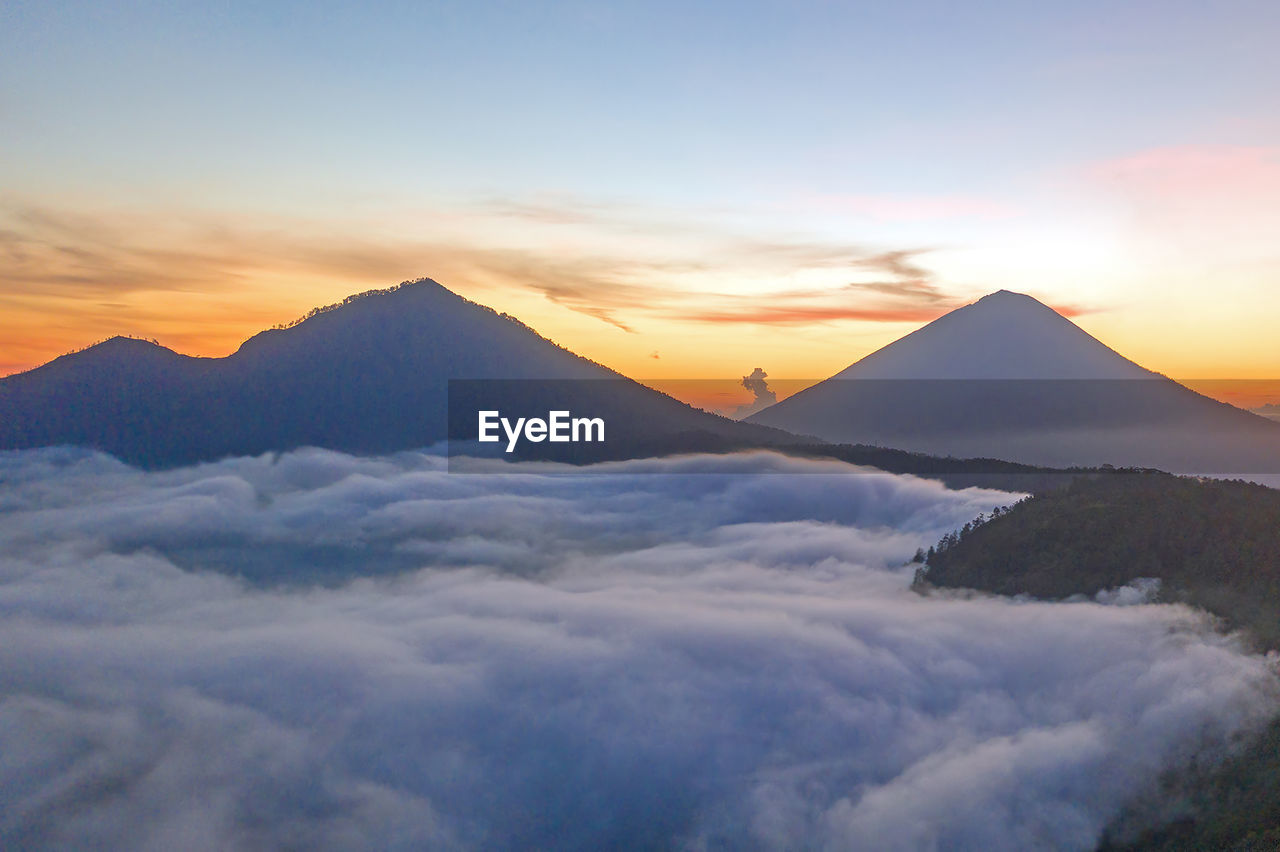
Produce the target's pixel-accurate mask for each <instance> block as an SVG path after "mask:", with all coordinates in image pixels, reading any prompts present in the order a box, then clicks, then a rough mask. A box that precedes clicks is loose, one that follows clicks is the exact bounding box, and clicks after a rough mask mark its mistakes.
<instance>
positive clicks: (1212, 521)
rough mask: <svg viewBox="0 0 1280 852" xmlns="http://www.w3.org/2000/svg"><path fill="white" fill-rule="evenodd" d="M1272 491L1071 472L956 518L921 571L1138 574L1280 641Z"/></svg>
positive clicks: (1011, 578) (997, 580) (1028, 582)
mask: <svg viewBox="0 0 1280 852" xmlns="http://www.w3.org/2000/svg"><path fill="white" fill-rule="evenodd" d="M1277 530H1280V491H1277V490H1275V489H1272V488H1266V487H1264V486H1261V485H1256V484H1254V483H1250V482H1240V481H1224V480H1200V479H1194V478H1189V477H1179V476H1170V475H1168V474H1162V473H1155V472H1145V473H1125V472H1117V473H1111V474H1105V475H1095V476H1088V477H1078V478H1076V479H1073V480H1072V481H1070V482H1069V483H1067V484H1066V486H1065V487H1063V488H1059V489H1055V490H1046V491H1044V492H1043V493H1040V494H1038V495H1036V496H1035V497H1032V498H1030V499H1028V500H1024V501H1023V502H1021V503H1019V504H1017V505H1016V506H1014V507H1013V508H1012V509H1011V510H1010V511H1008V512H1007V513H1004V514H1001V515H999V516H998V517H995V518H993V519H986V521H985V523H980V524H978V525H976V526H971V527H970V528H969V529H967V530H962V531H961V532H960V533H959V534H958V537H956V538H955V540H952V541H944V542H942V543H940V545H939V546H938V547H937V548H935V550H934V553H932V554H931V555H929V556H928V561H927V565H926V567H925V569H924V570H923V571H922V572H921V579H922V580H924V581H927V582H928V583H929V584H932V585H935V586H945V587H964V588H972V589H980V590H982V591H988V592H995V593H997V594H1002V595H1019V594H1027V595H1032V596H1034V597H1037V598H1050V599H1056V598H1066V597H1069V596H1071V595H1080V594H1082V595H1089V596H1092V595H1095V594H1096V593H1098V592H1099V591H1101V590H1104V589H1114V588H1117V587H1120V586H1124V585H1125V584H1127V583H1129V582H1130V581H1131V580H1133V579H1135V578H1138V577H1154V578H1158V579H1160V581H1161V584H1162V585H1161V591H1160V599H1161V600H1164V601H1181V602H1185V603H1189V604H1192V605H1194V606H1198V607H1200V608H1202V609H1205V610H1208V611H1209V612H1211V613H1213V614H1215V615H1217V616H1219V617H1221V618H1223V619H1224V620H1226V621H1227V623H1228V624H1230V625H1231V626H1233V627H1237V628H1247V629H1248V630H1249V631H1250V632H1251V633H1252V634H1253V635H1254V636H1255V637H1256V638H1257V639H1258V641H1259V642H1260V643H1261V644H1262V645H1264V646H1265V647H1267V648H1274V649H1277V650H1280V535H1277V533H1276V531H1277Z"/></svg>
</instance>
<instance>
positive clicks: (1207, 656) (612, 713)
mask: <svg viewBox="0 0 1280 852" xmlns="http://www.w3.org/2000/svg"><path fill="white" fill-rule="evenodd" d="M815 469H821V470H829V472H830V474H831V475H829V476H824V475H814V474H813V471H814V470H815ZM529 470H532V471H533V472H529V473H506V474H490V475H459V474H452V475H451V474H448V473H447V472H445V461H444V460H443V459H442V458H440V457H439V456H435V455H431V454H426V453H408V454H401V455H397V456H393V457H386V458H374V459H370V458H356V457H351V456H347V455H342V454H339V453H332V452H324V451H318V450H305V451H299V452H294V453H288V454H285V455H281V456H278V457H277V456H266V457H261V458H243V459H233V460H228V461H225V462H221V463H218V464H208V465H201V466H198V467H193V468H185V469H181V470H175V471H168V472H153V473H143V472H140V471H137V470H134V469H132V468H129V467H126V466H124V465H122V464H120V463H118V462H116V461H114V460H112V459H110V458H108V457H105V456H102V455H97V454H93V453H89V452H85V451H71V450H43V451H32V452H23V453H3V454H0V846H3V847H5V848H41V847H61V848H91V847H92V848H131V849H155V850H172V849H183V850H201V849H211V850H212V849H236V848H245V849H260V848H298V849H350V848H382V849H396V848H403V849H421V848H432V849H451V848H485V849H528V848H563V849H598V848H610V847H612V848H616V847H620V846H623V847H646V848H684V849H709V848H741V849H751V848H759V849H784V848H787V849H795V848H832V849H851V848H860V849H871V848H874V849H884V850H894V849H902V850H931V849H939V850H942V849H951V850H1006V849H1007V850H1028V849H1089V848H1091V847H1093V846H1094V845H1095V844H1096V843H1097V841H1098V839H1099V837H1100V836H1101V834H1102V832H1103V830H1104V828H1105V827H1106V826H1108V825H1109V824H1112V823H1114V822H1115V821H1116V820H1117V818H1119V817H1120V816H1121V815H1122V814H1123V813H1125V812H1126V808H1128V809H1129V811H1130V812H1131V813H1143V814H1150V813H1154V812H1160V813H1162V814H1163V815H1166V816H1167V815H1168V813H1169V812H1168V811H1160V809H1159V808H1158V807H1156V805H1153V804H1152V803H1153V802H1157V801H1158V797H1156V796H1154V795H1153V792H1154V791H1156V790H1157V789H1159V787H1158V785H1159V782H1160V779H1161V776H1162V773H1166V772H1168V771H1170V770H1174V771H1176V770H1178V769H1180V768H1182V767H1184V766H1186V765H1187V764H1188V763H1189V762H1190V761H1191V760H1192V759H1193V758H1197V759H1199V760H1200V761H1202V762H1203V761H1204V760H1206V759H1209V760H1212V759H1213V758H1215V757H1218V756H1221V755H1223V754H1225V753H1226V752H1227V751H1228V750H1229V749H1230V748H1232V747H1233V744H1235V743H1238V742H1239V741H1240V740H1241V737H1242V736H1244V735H1247V734H1248V733H1249V732H1251V731H1253V730H1255V729H1256V728H1257V727H1258V726H1259V725H1260V724H1261V723H1262V722H1264V721H1265V719H1266V718H1268V717H1269V715H1270V714H1271V713H1272V712H1273V711H1274V709H1275V707H1276V706H1277V704H1276V695H1277V683H1276V677H1275V674H1274V671H1273V668H1274V666H1273V664H1272V662H1270V661H1268V660H1266V659H1264V658H1261V657H1258V656H1251V655H1249V654H1247V653H1246V652H1244V651H1243V650H1242V649H1241V648H1240V647H1239V646H1238V645H1237V644H1236V643H1235V642H1234V641H1233V640H1231V639H1230V638H1226V637H1222V636H1220V635H1218V634H1216V633H1214V632H1213V630H1212V629H1211V625H1210V624H1209V623H1208V622H1207V620H1206V619H1204V618H1202V617H1201V616H1199V615H1197V614H1196V613H1194V612H1192V611H1190V610H1188V609H1185V608H1182V607H1177V606H1169V605H1153V604H1143V603H1141V602H1140V601H1141V600H1143V598H1142V597H1141V596H1138V597H1134V596H1133V595H1127V596H1126V595H1124V594H1119V595H1117V596H1115V598H1114V600H1115V601H1117V602H1131V603H1133V602H1137V604H1138V605H1133V606H1116V605H1105V604H1103V603H1098V602H1093V601H1081V602H1073V603H1058V604H1049V603H1036V602H1028V601H1010V600H1002V599H993V598H984V597H967V598H966V597H963V596H957V595H951V596H931V597H924V596H921V595H918V594H916V593H915V592H912V591H911V590H910V588H909V585H910V581H911V569H910V567H909V566H904V564H903V563H904V562H905V561H906V560H907V559H909V558H910V557H911V555H912V554H913V553H914V552H915V549H916V548H917V547H921V546H924V547H927V546H928V545H929V544H931V543H933V542H935V541H936V540H937V539H938V538H939V537H941V535H942V534H944V533H945V532H947V531H949V530H951V529H954V528H956V527H958V526H960V525H962V524H963V523H964V522H965V521H967V520H970V519H971V518H973V517H974V516H975V515H977V514H978V513H979V512H989V511H990V510H991V508H993V507H994V506H996V505H1001V504H1007V503H1010V502H1012V501H1013V500H1015V499H1016V496H1015V495H1009V494H1004V493H999V492H992V491H982V490H977V489H969V490H965V491H950V490H947V489H945V488H944V487H942V486H941V485H939V484H937V483H935V482H930V481H925V480H919V479H913V478H910V477H902V476H892V475H888V474H869V473H863V474H860V475H851V473H850V472H851V470H852V469H851V468H849V467H847V466H845V465H843V464H840V463H838V462H818V461H800V460H788V459H784V458H782V457H778V456H769V455H754V456H751V457H718V458H716V457H691V458H684V459H675V460H664V461H642V462H625V463H616V464H610V465H604V466H599V467H597V468H596V469H595V470H594V472H590V473H580V474H579V473H564V472H551V471H548V470H547V469H546V468H530V469H529ZM799 471H804V472H805V475H788V474H789V473H790V474H796V473H797V472H799ZM1143 803H1145V804H1143ZM1165 804H1168V803H1167V802H1166V803H1165ZM1129 806H1132V807H1129ZM1135 808H1136V810H1135ZM1151 808H1155V811H1151V810H1150V809H1151ZM1144 809H1145V810H1144Z"/></svg>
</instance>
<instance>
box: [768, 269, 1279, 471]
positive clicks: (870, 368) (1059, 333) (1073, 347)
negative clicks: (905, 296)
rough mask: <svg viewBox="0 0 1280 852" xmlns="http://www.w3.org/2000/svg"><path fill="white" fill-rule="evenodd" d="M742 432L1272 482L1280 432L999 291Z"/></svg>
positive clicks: (1023, 299) (1024, 300)
mask: <svg viewBox="0 0 1280 852" xmlns="http://www.w3.org/2000/svg"><path fill="white" fill-rule="evenodd" d="M747 420H748V422H752V423H758V424H762V425H767V426H774V427H777V428H779V429H785V430H788V431H792V432H797V433H804V434H809V435H816V436H817V437H819V438H822V439H824V440H826V441H831V442H836V443H862V444H874V445H878V446H886V447H897V448H901V449H906V450H911V451H915V452H922V453H930V454H934V455H952V456H958V457H981V456H985V457H993V458H1001V459H1009V460H1012V461H1018V462H1025V463H1028V464H1037V465H1051V466H1058V467H1064V466H1073V465H1087V466H1094V465H1102V464H1114V465H1117V466H1125V467H1129V466H1138V467H1154V468H1160V469H1163V470H1171V471H1176V472H1188V473H1244V474H1263V473H1275V472H1280V425H1278V424H1276V423H1274V422H1272V421H1270V420H1268V419H1267V418H1264V417H1260V416H1258V415H1256V414H1252V413H1250V412H1247V411H1243V410H1241V409H1238V408H1234V407H1232V406H1230V405H1226V404H1225V403H1220V402H1217V401H1215V400H1212V399H1209V398H1208V397H1205V396H1202V395H1200V394H1198V393H1196V392H1195V391H1192V390H1190V389H1188V388H1186V387H1183V386H1182V385H1180V384H1178V383H1176V382H1174V381H1172V380H1170V379H1168V378H1165V377H1164V376H1161V375H1159V374H1157V373H1153V372H1151V371H1149V370H1146V369H1144V368H1142V367H1140V366H1139V365H1137V364H1135V363H1133V362H1132V361H1130V360H1128V359H1126V358H1124V357H1123V356H1121V355H1119V354H1118V353H1116V352H1115V351H1113V350H1111V349H1109V348H1108V347H1106V346H1105V345H1103V344H1102V343H1100V342H1099V341H1097V340H1096V339H1094V338H1093V337H1091V336H1089V335H1088V334H1087V333H1085V332H1084V331H1083V330H1081V329H1080V328H1079V327H1077V326H1076V325H1075V324H1073V323H1071V322H1070V321H1069V320H1067V319H1065V318H1064V317H1062V316H1060V315H1059V314H1058V313H1056V312H1055V311H1053V310H1052V309H1051V308H1048V307H1047V306H1045V305H1043V304H1041V303H1040V302H1038V301H1036V300H1035V299H1033V298H1031V297H1030V296H1025V295H1021V294H1018V293H1010V292H1008V291H1003V290H1002V291H1000V292H998V293H994V294H992V295H990V296H986V297H985V298H983V299H980V300H979V301H978V302H976V303H974V304H972V305H969V306H967V307H964V308H960V309H958V310H955V311H952V312H951V313H949V314H947V315H945V316H943V317H941V318H940V319H938V320H935V321H934V322H932V323H930V324H929V325H926V326H925V327H923V328H921V329H919V330H918V331H915V332H913V333H912V334H909V335H907V336H906V337H903V338H902V339H900V340H898V341H895V342H894V343H891V344H889V345H888V346H886V347H884V348H883V349H880V350H878V351H876V352H873V353H872V354H870V355H868V356H867V357H865V358H863V359H862V360H860V361H858V362H857V363H855V364H853V365H851V366H849V367H848V368H846V369H845V370H843V371H841V372H840V373H837V374H836V375H835V376H833V377H831V378H830V379H828V380H826V381H824V382H820V383H819V384H817V385H814V386H813V387H810V388H807V389H805V390H803V391H801V392H799V393H797V394H795V395H794V396H791V397H789V398H788V399H785V400H783V401H782V402H779V403H777V404H776V405H773V406H770V407H769V408H766V409H765V410H763V411H761V412H758V413H756V414H754V415H752V416H751V417H749V418H747Z"/></svg>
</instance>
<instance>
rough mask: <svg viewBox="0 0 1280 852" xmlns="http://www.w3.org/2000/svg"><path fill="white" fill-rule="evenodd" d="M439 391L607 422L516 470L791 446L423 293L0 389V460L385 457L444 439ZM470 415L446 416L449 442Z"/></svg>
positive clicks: (114, 354) (373, 296) (490, 315)
mask: <svg viewBox="0 0 1280 852" xmlns="http://www.w3.org/2000/svg"><path fill="white" fill-rule="evenodd" d="M451 379H454V380H497V379H501V380H514V384H513V385H510V386H511V387H517V388H519V390H520V393H519V394H518V396H519V398H518V399H511V400H509V402H510V404H511V406H513V407H517V408H529V409H531V410H540V412H541V413H542V415H543V416H545V414H546V412H547V410H548V409H549V408H558V407H561V406H565V405H568V406H570V407H571V408H576V410H577V413H582V414H591V415H592V416H600V415H605V416H606V417H607V418H608V422H609V425H610V432H609V434H608V435H607V439H608V440H607V441H606V444H605V445H597V446H589V445H565V444H545V443H544V444H525V445H524V446H523V448H522V449H523V450H524V454H525V457H528V455H529V454H530V453H531V452H532V453H535V454H536V453H538V452H539V451H540V452H541V455H543V456H550V457H566V458H567V459H568V460H589V459H590V458H596V457H599V458H609V457H613V458H619V457H627V456H629V455H637V454H645V453H646V452H649V451H652V450H654V448H664V449H666V450H667V451H672V450H675V449H686V450H705V449H726V448H728V449H732V448H735V447H745V446H773V445H777V444H780V443H788V442H794V441H795V440H796V439H795V438H794V436H791V435H788V434H786V433H783V432H781V431H778V430H775V429H772V428H767V427H761V426H753V425H751V424H742V423H737V422H735V421H732V420H729V419H727V418H724V417H720V416H718V415H713V414H709V413H707V412H704V411H701V410H699V409H695V408H692V407H691V406H689V405H686V404H684V403H682V402H679V401H677V400H675V399H672V398H671V397H669V396H666V395H664V394H661V393H658V392H657V391H654V390H651V389H649V388H646V387H644V386H642V385H639V384H637V383H635V382H633V381H631V380H629V379H626V378H625V377H623V376H621V375H619V374H618V373H615V372H613V371H612V370H609V369H608V368H606V367H604V366H602V365H600V364H597V363H595V362H593V361H589V360H587V359H585V358H582V357H580V356H578V355H575V354H574V353H572V352H570V351H568V350H567V349H564V348H562V347H560V346H558V345H556V344H554V343H552V342H551V341H549V340H547V339H545V338H543V337H541V336H539V335H538V334H537V333H535V332H534V331H533V330H532V329H530V328H529V327H527V326H525V325H524V324H522V323H520V322H519V321H517V320H515V319H514V318H512V317H509V316H506V315H504V314H499V313H496V312H494V311H493V310H491V309H489V308H486V307H484V306H482V305H478V304H476V303H474V302H470V301H468V300H466V299H464V298H462V297H461V296H458V295H457V294H455V293H452V292H450V291H449V290H447V289H445V288H444V287H442V286H441V285H439V284H437V283H436V282H434V281H431V280H429V279H423V280H420V281H414V282H408V283H405V284H402V285H400V286H397V287H393V288H390V289H388V290H378V291H371V292H369V293H363V294H359V295H358V296H353V297H350V298H348V299H347V300H345V301H344V302H342V303H340V304H338V305H333V306H330V307H328V308H324V309H318V310H316V311H313V312H312V313H311V314H309V315H308V316H307V317H306V318H305V319H304V320H303V321H301V322H299V323H297V324H295V325H293V326H292V327H289V328H283V329H273V330H269V331H264V332H262V333H260V334H257V335H255V336H253V337H252V338H250V339H249V340H247V341H245V343H244V344H243V345H242V346H241V347H240V348H239V350H238V351H236V352H235V353H234V354H232V355H230V356H227V357H226V358H193V357H189V356H186V355H180V354H178V353H176V352H173V351H171V350H169V349H166V348H164V347H162V346H158V345H156V344H154V343H150V342H146V341H141V340H133V339H127V338H119V337H117V338H112V339H110V340H108V341H106V342H104V343H100V344H98V345H96V346H92V347H90V348H88V349H85V350H83V351H81V352H76V353H73V354H70V355H64V356H62V357H61V358H57V359H55V360H54V361H51V362H49V363H48V364H45V365H43V366H41V367H38V368H36V369H34V370H31V371H29V372H26V373H21V374H18V375H15V376H9V377H7V378H4V379H0V449H24V448H31V447H40V446H47V445H53V444H75V445H81V446H88V447H93V448H96V449H99V450H103V451H105V452H108V453H112V454H113V455H116V456H118V457H120V458H121V459H124V460H125V461H128V462H131V463H134V464H139V465H143V466H150V467H164V466H172V465H180V464H188V463H192V462H198V461H206V460H212V459H217V458H221V457H224V456H228V455H244V454H258V453H262V452H266V451H270V450H287V449H291V448H294V447H299V446H319V447H327V448H331V449H337V450H344V451H348V452H355V453H384V452H393V451H396V450H402V449H408V448H415V447H423V446H427V445H430V444H433V443H436V442H438V441H442V440H444V439H445V438H446V437H447V436H448V435H449V433H450V421H449V418H448V404H447V403H448V401H449V396H448V388H449V381H450V380H451ZM467 387H472V388H480V389H481V390H483V389H484V388H485V387H486V385H485V384H484V383H483V382H479V383H476V384H475V385H463V388H464V390H465V389H466V388H467ZM482 395H483V394H482ZM489 401H490V402H492V400H491V399H490V400H489ZM463 402H465V400H463ZM461 404H462V403H461V402H460V403H459V407H460V406H461ZM455 414H456V415H458V412H457V411H455ZM474 416H475V415H474V413H471V414H470V415H468V416H461V415H459V416H456V417H455V423H454V427H455V435H454V436H455V437H458V435H459V433H458V432H457V431H456V430H457V429H461V428H462V427H463V426H467V427H470V428H472V429H474V422H473V418H474ZM579 451H580V452H579ZM575 452H577V453H578V456H576V457H575V455H574V453H575ZM592 454H594V455H592Z"/></svg>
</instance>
